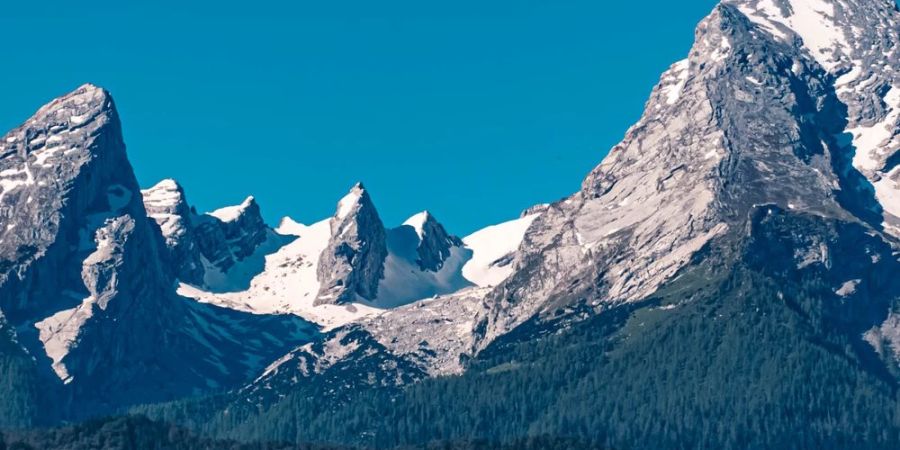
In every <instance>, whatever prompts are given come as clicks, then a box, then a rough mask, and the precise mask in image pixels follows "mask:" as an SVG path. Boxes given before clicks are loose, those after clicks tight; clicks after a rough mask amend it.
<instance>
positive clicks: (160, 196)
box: [141, 180, 291, 291]
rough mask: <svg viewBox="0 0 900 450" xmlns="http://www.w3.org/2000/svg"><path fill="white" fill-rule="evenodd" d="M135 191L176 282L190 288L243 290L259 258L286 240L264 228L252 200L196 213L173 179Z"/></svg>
mask: <svg viewBox="0 0 900 450" xmlns="http://www.w3.org/2000/svg"><path fill="white" fill-rule="evenodd" d="M141 193H142V194H143V198H144V205H145V207H146V208H147V211H148V214H149V215H150V217H151V218H153V219H154V220H155V221H156V223H157V224H158V225H159V227H160V228H161V230H162V233H163V236H164V237H165V239H166V246H167V247H168V250H169V257H170V259H171V261H172V263H173V264H174V266H175V269H176V275H177V277H178V279H179V280H180V281H182V282H185V283H188V284H191V285H193V286H199V287H205V288H209V289H212V290H215V291H233V290H236V289H241V288H246V286H247V284H248V283H249V282H250V279H251V278H252V277H253V276H254V275H256V274H257V273H258V272H260V271H261V270H262V269H263V267H262V265H263V258H264V257H265V254H267V253H270V252H273V251H275V250H277V249H278V247H280V246H281V245H284V244H286V243H288V242H289V241H290V240H291V239H290V237H288V236H282V235H279V234H278V233H276V232H275V231H274V230H272V229H271V228H269V226H268V225H266V223H265V222H264V221H263V218H262V214H261V212H260V208H259V205H258V204H257V203H256V200H255V199H254V198H253V197H248V198H247V199H246V200H244V201H243V202H242V203H241V204H239V205H235V206H228V207H225V208H221V209H218V210H216V211H213V212H211V213H207V214H197V213H196V210H195V208H193V207H191V206H190V205H189V203H188V202H187V199H186V197H185V194H184V190H183V189H182V187H181V186H180V185H179V184H178V183H177V182H176V181H175V180H163V181H161V182H159V183H158V184H156V185H155V186H153V187H151V188H150V189H147V190H144V191H141ZM238 266H241V267H238Z"/></svg>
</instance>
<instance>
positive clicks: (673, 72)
mask: <svg viewBox="0 0 900 450" xmlns="http://www.w3.org/2000/svg"><path fill="white" fill-rule="evenodd" d="M688 68H689V62H688V60H687V59H683V60H681V61H678V62H676V63H675V64H672V67H670V68H669V70H668V71H667V72H666V73H665V74H664V75H663V78H662V88H661V89H660V90H661V92H662V94H663V95H664V96H665V98H666V104H667V105H674V104H675V102H677V101H678V99H679V98H680V97H681V92H682V91H683V90H684V86H685V84H687V80H688V75H689V72H688Z"/></svg>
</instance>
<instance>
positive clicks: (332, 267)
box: [315, 183, 387, 305]
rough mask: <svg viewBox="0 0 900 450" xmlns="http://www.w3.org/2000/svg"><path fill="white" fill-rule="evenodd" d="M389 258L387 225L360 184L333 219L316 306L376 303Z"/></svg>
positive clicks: (342, 201)
mask: <svg viewBox="0 0 900 450" xmlns="http://www.w3.org/2000/svg"><path fill="white" fill-rule="evenodd" d="M386 257H387V246H386V240H385V229H384V224H382V223H381V218H380V217H378V211H376V210H375V205H373V204H372V199H371V198H370V197H369V193H368V192H366V189H365V188H364V187H363V185H362V184H361V183H360V184H357V185H356V186H354V187H353V189H351V190H350V193H349V194H347V195H346V196H344V198H342V199H341V201H340V202H338V207H337V212H336V213H335V215H334V217H332V218H331V240H330V241H329V242H328V246H327V247H325V250H322V255H321V257H320V258H319V266H318V268H317V271H316V275H317V276H318V279H319V283H320V286H321V287H320V288H319V293H318V295H317V296H316V302H315V304H317V305H320V304H324V303H332V304H339V303H347V302H352V301H354V300H356V299H357V298H362V299H365V300H374V299H375V297H376V296H377V295H378V283H379V282H380V281H381V279H382V278H383V277H384V260H385V258H386Z"/></svg>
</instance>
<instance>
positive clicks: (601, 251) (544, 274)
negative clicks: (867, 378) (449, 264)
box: [478, 0, 898, 347]
mask: <svg viewBox="0 0 900 450" xmlns="http://www.w3.org/2000/svg"><path fill="white" fill-rule="evenodd" d="M758 3H766V2H754V1H747V2H741V1H735V2H726V3H723V4H721V5H719V6H717V7H716V9H715V10H714V11H713V13H712V14H711V15H710V16H709V17H707V18H706V19H704V20H703V21H702V22H701V23H700V25H699V26H698V28H697V32H696V40H695V44H694V47H693V49H692V50H691V53H690V56H689V58H688V59H686V60H684V61H681V62H678V63H676V64H674V65H673V66H672V67H671V68H670V69H669V70H668V71H667V72H666V73H665V74H664V75H663V76H662V78H661V80H660V83H659V85H657V87H656V88H655V89H654V90H653V93H652V95H651V98H650V101H649V102H648V103H647V105H646V110H645V113H644V115H643V117H642V118H641V120H640V121H639V122H638V123H637V124H636V125H635V126H633V127H632V128H631V129H630V130H629V131H628V133H627V134H626V136H625V139H624V140H623V141H622V143H621V144H619V145H617V146H616V147H614V148H613V149H612V151H611V152H610V154H609V156H608V157H607V158H606V159H604V161H603V162H602V163H601V164H600V165H599V166H598V167H597V168H596V169H594V170H593V171H592V172H591V173H590V174H589V175H588V177H587V178H586V179H585V181H584V183H583V186H582V189H581V191H579V192H577V193H576V194H574V195H573V196H571V197H569V198H567V199H565V200H563V201H560V202H557V203H554V204H552V205H549V206H548V207H547V208H546V210H545V211H544V213H543V214H542V215H541V216H540V217H539V218H538V219H537V220H535V222H534V223H533V224H532V225H531V227H530V228H529V231H528V233H527V234H526V237H525V241H524V243H523V245H522V247H521V248H520V251H519V253H518V255H517V257H516V259H515V261H514V263H513V265H514V273H513V275H512V276H511V277H510V278H509V279H507V280H506V282H505V283H503V284H502V285H500V286H499V287H498V288H497V289H496V290H495V291H494V292H493V293H492V294H490V295H489V296H488V298H487V299H486V302H485V308H486V312H485V313H484V314H483V317H482V320H481V322H480V325H479V329H478V331H479V334H480V336H481V339H482V341H481V344H479V347H482V346H483V345H485V343H488V342H490V341H491V340H493V339H495V338H496V337H498V336H500V335H503V334H504V333H506V332H508V331H509V330H511V329H513V328H515V327H516V326H518V325H519V324H521V323H523V322H524V321H526V320H528V319H530V318H532V317H535V315H537V316H539V317H544V318H545V319H551V318H553V317H559V316H565V315H567V314H570V313H574V312H575V311H577V310H580V309H581V308H582V307H587V308H589V309H593V310H594V311H601V310H603V309H605V308H608V307H610V306H612V305H616V304H620V303H622V302H630V301H636V300H640V299H642V298H645V297H647V296H648V295H650V294H651V293H652V292H654V290H655V289H656V288H657V287H658V286H659V285H660V284H661V283H663V282H664V281H666V280H668V279H670V278H671V277H672V276H673V275H675V274H676V273H677V272H678V271H679V270H680V269H681V268H682V267H684V266H685V265H686V264H687V263H689V261H690V259H691V256H692V255H693V254H694V253H695V252H697V251H698V250H700V249H701V248H703V246H704V245H705V244H707V243H708V242H710V241H711V240H713V239H715V238H717V237H721V236H724V235H725V234H726V233H728V232H729V230H734V229H742V227H743V223H745V222H746V220H747V218H748V215H749V211H750V210H751V209H752V208H753V207H754V205H760V204H774V205H778V206H779V207H781V208H783V209H785V210H802V211H804V212H805V213H809V214H815V215H820V216H825V217H834V218H839V219H841V220H846V221H859V220H862V221H863V222H865V223H867V224H869V226H872V227H874V228H875V229H879V228H880V227H881V222H882V216H884V217H887V216H886V215H883V214H882V212H883V211H884V210H889V208H890V207H891V204H887V205H886V204H885V203H884V202H883V201H880V200H881V197H883V196H878V198H875V196H873V195H872V193H871V188H867V187H866V186H867V185H868V182H867V181H866V179H865V178H864V177H863V176H861V175H860V173H859V172H858V170H857V168H856V167H854V165H853V164H851V158H852V155H853V153H852V152H853V148H852V147H848V146H847V144H846V142H845V139H843V138H842V136H841V134H842V133H843V132H844V130H845V129H846V128H847V127H848V107H847V106H846V104H845V103H844V102H843V100H845V99H846V97H847V95H845V94H846V93H840V95H839V93H838V92H837V91H836V89H835V84H834V81H835V73H833V72H829V70H837V69H833V67H832V66H830V65H825V64H822V62H821V61H820V60H819V58H815V57H813V56H814V55H811V51H810V48H809V41H811V40H812V39H813V38H814V37H815V36H814V35H813V34H810V35H808V36H806V38H805V39H800V38H791V36H794V37H796V36H795V34H786V32H785V31H784V30H783V29H782V28H783V27H780V26H773V27H769V26H767V25H763V24H761V23H760V22H759V21H755V20H752V18H748V16H747V14H748V13H747V8H751V7H753V5H756V4H758ZM781 3H782V5H781V8H778V10H779V14H794V15H796V14H798V11H801V10H802V9H803V8H807V9H808V7H809V4H810V3H817V4H818V3H823V4H826V5H827V4H830V3H831V2H812V1H806V0H795V1H791V2H781ZM873 5H874V6H873ZM871 7H877V8H876V9H878V14H871V15H870V14H868V13H867V11H868V9H871ZM790 11H793V13H791V12H790ZM804 11H805V10H804ZM823 14H824V13H823ZM870 16H871V17H870ZM834 17H842V18H848V17H853V20H854V22H853V25H852V27H853V28H854V29H856V28H860V29H871V30H877V31H876V32H875V33H869V34H865V32H858V33H857V34H858V35H864V37H861V36H856V38H858V40H852V41H851V39H852V37H851V36H847V39H848V43H847V44H846V46H848V47H853V48H859V49H862V48H863V47H870V46H872V45H873V43H872V41H874V40H879V41H881V44H879V45H880V46H884V47H885V48H893V49H894V50H890V52H889V54H893V52H895V50H896V46H895V45H894V44H893V43H894V42H897V39H896V33H897V29H898V21H897V13H896V9H895V7H894V6H893V5H889V3H888V2H886V1H881V0H878V1H876V2H871V4H869V5H867V6H864V7H860V9H859V10H858V11H857V12H856V13H854V14H852V15H851V14H850V13H849V12H847V11H845V12H843V13H840V14H839V13H835V14H834V15H828V14H826V15H823V16H816V20H815V21H814V22H813V23H818V22H819V21H827V20H830V19H833V18H834ZM885 20H887V21H888V22H884V21H885ZM885 23H887V24H888V25H890V26H889V27H886V25H885ZM806 24H807V22H805V21H804V22H802V24H795V28H797V29H799V30H800V32H801V33H802V32H804V31H805V29H804V28H803V27H804V26H805V25H806ZM820 31H821V30H820ZM804 42H806V44H804ZM876 48H880V47H878V46H876ZM831 53H833V54H839V53H840V50H834V51H833V52H831ZM831 53H829V54H831ZM850 53H852V52H850ZM887 71H888V72H891V70H887ZM877 84H878V83H876V86H871V85H866V86H864V87H863V88H862V89H863V90H864V91H866V92H868V93H869V95H861V98H862V97H871V96H872V95H875V96H878V95H881V94H879V92H882V93H883V91H884V87H883V85H882V87H878V86H877ZM864 109H866V108H865V107H855V109H854V108H849V110H850V111H862V110H864ZM855 114H859V113H858V112H857V113H854V112H851V113H850V117H851V119H852V120H857V119H855V118H854V115H855ZM876 187H877V186H876ZM876 191H877V189H876ZM879 202H880V203H879Z"/></svg>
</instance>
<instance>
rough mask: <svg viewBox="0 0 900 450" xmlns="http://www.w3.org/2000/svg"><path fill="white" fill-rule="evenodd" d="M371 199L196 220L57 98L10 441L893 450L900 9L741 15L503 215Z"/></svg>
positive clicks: (806, 8)
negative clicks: (581, 156) (560, 172)
mask: <svg viewBox="0 0 900 450" xmlns="http://www.w3.org/2000/svg"><path fill="white" fill-rule="evenodd" d="M298 201H299V200H298ZM376 203H377V199H376V198H373V196H372V195H370V192H369V191H367V190H366V188H365V187H364V185H363V184H357V185H355V186H352V187H351V188H350V189H349V192H348V193H347V194H346V196H344V197H343V198H341V199H339V200H338V201H337V203H336V207H335V212H334V215H333V216H332V217H325V218H322V220H321V221H319V222H316V223H312V224H301V223H297V222H295V221H294V220H291V219H290V218H284V219H283V220H282V221H281V222H280V223H279V224H277V225H275V224H267V223H265V221H264V220H263V218H262V217H263V216H262V215H261V212H260V211H261V208H263V207H265V205H259V204H257V202H256V200H255V199H254V198H253V197H247V199H246V200H244V201H243V202H241V203H240V204H239V205H236V206H232V207H227V208H223V209H219V210H216V211H212V212H208V213H200V212H198V211H197V210H196V209H195V208H194V207H192V206H191V203H190V192H185V190H184V189H182V187H181V185H179V183H178V182H177V181H175V180H171V179H168V180H162V181H160V182H159V183H158V184H156V185H155V186H150V187H145V189H143V190H142V189H141V187H140V186H139V185H138V182H137V180H136V178H135V175H134V173H133V171H132V167H131V165H130V163H129V160H128V157H127V154H126V149H125V144H124V138H123V136H122V131H121V124H120V121H119V116H118V114H117V111H116V107H115V102H114V101H113V99H112V97H111V95H110V94H109V92H107V91H105V90H104V89H102V88H99V87H96V86H93V85H90V84H86V85H84V86H81V87H79V88H78V89H76V90H75V91H73V92H71V93H69V94H66V95H64V96H62V97H59V98H57V99H55V100H53V101H51V102H50V103H48V104H47V105H45V106H43V107H41V108H40V109H39V110H38V111H37V112H36V113H35V114H34V115H33V116H32V117H31V118H29V119H28V120H26V121H25V122H24V124H22V125H21V126H20V127H19V128H16V129H14V130H12V131H10V132H9V133H7V134H6V135H5V136H4V137H3V138H2V140H0V428H2V429H4V430H7V431H5V434H6V437H5V440H6V441H8V442H9V443H10V446H11V448H13V447H14V446H16V445H17V446H18V447H15V448H29V446H31V447H34V448H67V449H71V448H79V449H80V448H239V446H241V445H244V446H246V448H294V447H295V446H296V447H297V448H301V447H302V448H319V446H321V447H322V448H356V447H361V448H412V447H415V448H426V447H428V448H431V447H433V448H628V449H659V448H685V449H699V448H739V449H750V448H817V449H826V448H857V449H862V448H885V449H888V448H900V12H898V9H897V5H896V3H895V2H894V1H893V0H725V1H723V2H722V3H721V4H719V5H718V6H716V7H715V8H714V10H713V11H712V12H711V13H710V14H709V15H708V16H707V17H706V18H705V19H704V20H703V21H702V22H701V23H700V24H699V25H698V26H697V28H696V32H695V41H694V45H693V48H692V49H691V51H690V54H689V55H688V57H687V58H686V59H684V60H682V61H679V62H676V63H674V64H672V66H671V67H670V68H669V69H668V70H667V71H666V72H665V73H664V74H663V75H662V77H661V79H660V81H659V84H658V85H657V86H656V87H655V88H654V89H653V91H652V93H651V95H650V99H649V100H648V102H647V103H646V106H645V110H644V114H643V116H642V117H641V118H640V120H639V121H638V123H636V124H635V125H634V126H632V127H631V128H630V129H629V130H628V131H627V133H626V135H625V137H624V139H623V140H622V142H621V143H620V144H618V145H616V146H615V147H614V148H613V149H612V150H611V151H610V152H609V154H608V155H607V156H606V157H605V158H604V159H603V160H602V161H601V162H600V163H599V165H598V166H596V168H595V169H593V170H592V171H591V172H590V173H589V174H588V175H587V177H586V178H585V179H584V180H583V182H582V184H581V189H580V190H579V191H578V192H575V193H573V194H572V195H571V196H569V197H567V198H564V199H561V200H559V201H557V202H554V203H550V204H541V205H536V206H534V207H532V208H529V209H528V210H526V211H524V212H523V213H522V215H521V216H520V217H518V218H515V217H511V218H510V219H511V220H509V221H508V222H505V223H501V224H498V225H493V226H489V227H487V228H484V229H482V230H480V231H478V232H475V233H473V234H471V235H469V236H466V237H457V236H455V235H454V234H453V230H448V229H446V228H445V227H444V226H443V225H442V224H441V223H440V221H439V220H438V218H436V217H434V216H433V215H431V214H430V213H428V212H421V213H418V214H415V215H413V216H411V217H410V218H409V219H408V220H406V221H405V222H404V223H402V224H385V223H383V222H382V220H381V218H380V217H379V214H378V210H377V208H376ZM104 417H106V418H107V419H103V418H104ZM36 430H37V431H36ZM0 436H2V435H0ZM3 442H4V438H2V437H0V449H2V448H4V445H5V444H4V443H3ZM14 442H15V444H13V443H14ZM271 442H279V443H281V444H278V445H277V446H276V445H275V444H263V443H271ZM242 443H243V444H242ZM254 443H255V444H254ZM254 445H255V447H254ZM240 448H244V447H240Z"/></svg>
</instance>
